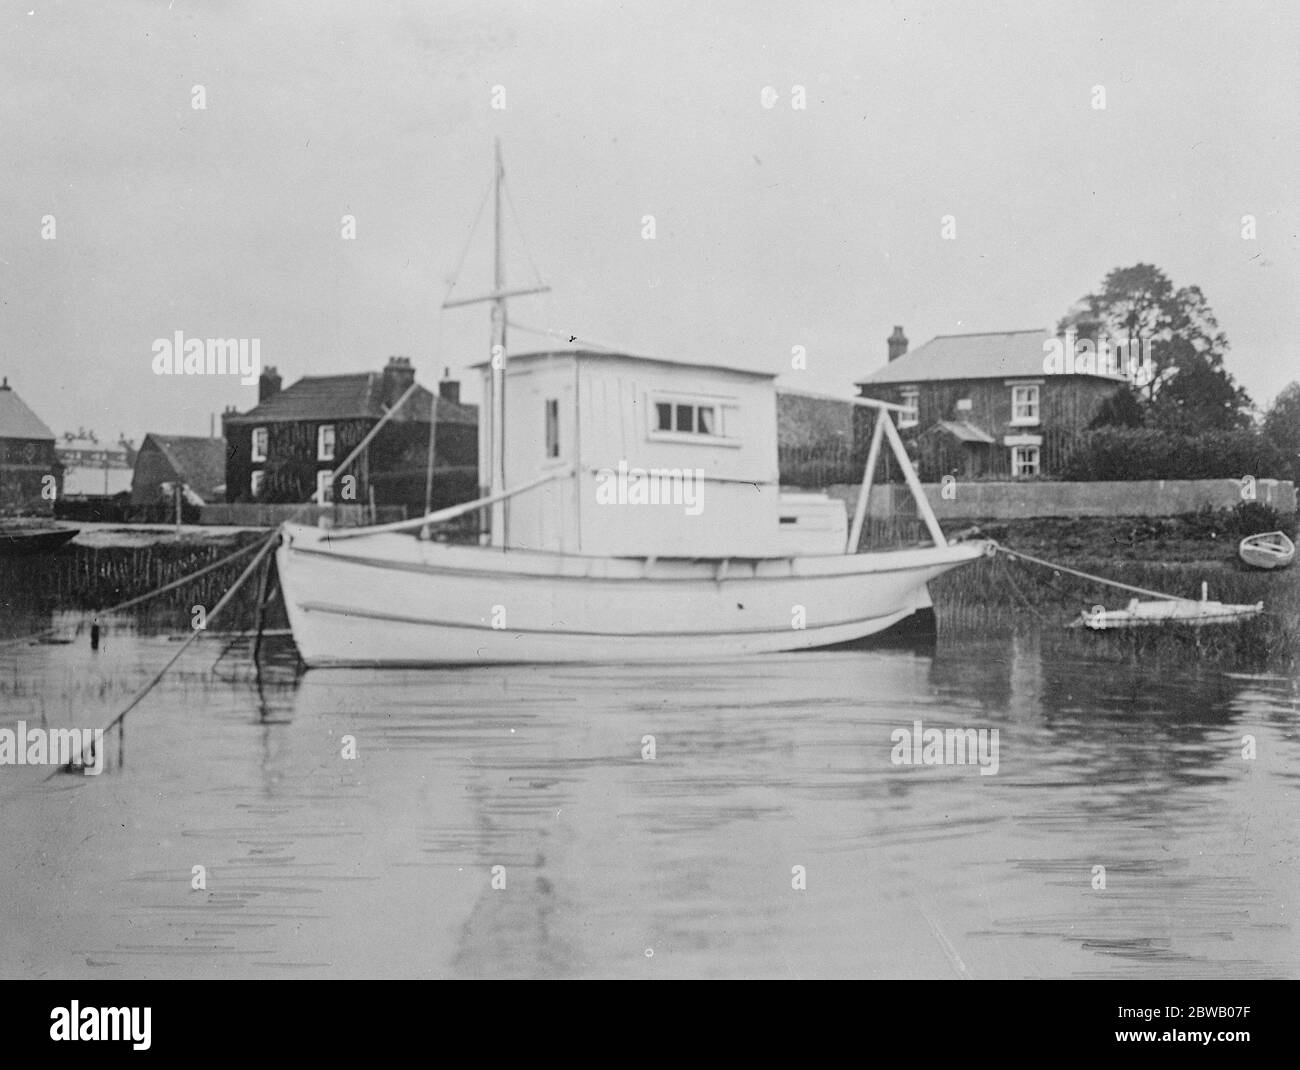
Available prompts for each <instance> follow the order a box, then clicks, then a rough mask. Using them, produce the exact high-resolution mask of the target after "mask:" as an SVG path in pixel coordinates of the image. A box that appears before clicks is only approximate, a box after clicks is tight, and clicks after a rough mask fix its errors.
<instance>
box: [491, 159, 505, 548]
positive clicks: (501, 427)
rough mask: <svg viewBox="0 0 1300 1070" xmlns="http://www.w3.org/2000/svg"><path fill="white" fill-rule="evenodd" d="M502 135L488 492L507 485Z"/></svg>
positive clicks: (499, 525)
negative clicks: (490, 471)
mask: <svg viewBox="0 0 1300 1070" xmlns="http://www.w3.org/2000/svg"><path fill="white" fill-rule="evenodd" d="M504 170H505V168H504V167H503V165H502V163H501V139H500V138H497V139H496V165H495V169H494V170H493V172H492V197H493V205H492V207H493V216H492V290H493V292H494V293H495V294H497V295H498V296H496V297H494V298H493V300H492V482H491V485H490V487H489V493H490V496H499V495H500V494H501V493H502V492H503V491H504V490H505V489H506V299H505V297H504V296H501V295H503V294H504V293H505V289H506V266H505V257H504V256H503V255H502V254H503V252H504V245H503V241H502V230H501V178H502V172H503V171H504ZM491 518H492V519H491V526H492V527H491V532H492V545H493V546H505V544H506V523H507V520H506V507H505V499H504V498H500V497H497V500H496V502H495V503H494V504H493V506H492V512H491Z"/></svg>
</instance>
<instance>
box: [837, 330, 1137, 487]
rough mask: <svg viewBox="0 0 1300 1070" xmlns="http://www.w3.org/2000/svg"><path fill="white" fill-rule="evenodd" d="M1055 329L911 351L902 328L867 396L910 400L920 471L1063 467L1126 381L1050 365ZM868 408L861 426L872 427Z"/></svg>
mask: <svg viewBox="0 0 1300 1070" xmlns="http://www.w3.org/2000/svg"><path fill="white" fill-rule="evenodd" d="M1054 337H1055V335H1053V334H1052V332H1050V331H1047V330H1030V331H998V332H988V333H983V334H950V335H939V336H938V337H936V338H932V339H931V340H930V341H928V342H926V343H925V345H923V346H920V347H919V348H918V349H914V350H912V351H911V352H910V353H909V352H908V348H907V346H908V341H907V338H906V336H905V335H904V334H903V329H902V328H901V327H895V328H894V333H893V335H891V336H890V338H889V339H888V354H889V360H888V363H886V364H885V366H884V367H882V368H880V369H879V370H877V371H875V372H872V373H871V374H870V375H868V376H867V377H866V378H865V379H863V380H861V381H860V382H858V383H857V384H856V385H857V387H858V392H859V394H860V395H862V396H864V397H874V398H880V399H882V400H884V401H892V402H895V403H896V404H899V405H904V406H906V407H907V411H906V412H900V413H896V414H895V415H896V419H897V425H898V429H899V431H900V432H901V433H902V436H903V439H904V441H905V442H906V443H907V444H908V449H909V452H912V453H913V455H914V457H915V458H916V460H917V462H918V466H919V468H920V473H921V478H922V479H923V480H926V481H927V482H937V481H938V480H939V479H940V478H941V477H942V476H944V475H955V476H957V477H958V478H966V479H974V478H980V477H985V478H1028V477H1033V476H1052V475H1056V474H1058V473H1059V472H1060V470H1061V468H1062V467H1063V465H1064V464H1065V461H1066V459H1067V458H1068V456H1069V452H1070V450H1071V448H1072V447H1073V444H1074V442H1075V440H1076V438H1077V436H1078V434H1079V432H1081V431H1083V430H1085V429H1086V428H1087V426H1088V424H1089V423H1090V422H1091V421H1092V419H1093V417H1094V416H1096V414H1097V410H1098V409H1099V408H1100V406H1101V404H1102V402H1103V401H1105V400H1106V398H1108V397H1110V396H1111V395H1112V394H1113V393H1114V392H1115V390H1116V388H1117V387H1118V385H1119V384H1120V383H1122V382H1123V381H1124V380H1123V378H1122V377H1121V376H1119V375H1108V374H1076V373H1070V374H1048V373H1046V372H1045V371H1044V361H1045V358H1046V357H1047V354H1048V349H1047V348H1046V344H1047V343H1050V341H1051V340H1052V339H1053V338H1054ZM870 419H871V416H870V414H869V413H865V412H863V413H861V414H860V415H859V419H858V434H857V435H856V436H855V437H856V438H857V440H858V441H859V444H860V445H861V444H862V443H863V442H865V441H866V439H865V437H864V432H866V433H869V431H870Z"/></svg>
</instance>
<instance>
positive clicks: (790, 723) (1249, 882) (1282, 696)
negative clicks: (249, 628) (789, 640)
mask: <svg viewBox="0 0 1300 1070" xmlns="http://www.w3.org/2000/svg"><path fill="white" fill-rule="evenodd" d="M113 640H114V641H113V642H112V643H110V644H107V645H106V648H105V649H104V650H103V651H101V652H100V656H98V657H96V658H94V659H92V658H90V657H89V655H88V653H87V651H86V650H85V649H83V646H84V645H85V644H84V643H79V644H76V645H74V646H73V647H35V648H26V647H25V648H21V649H19V650H17V651H14V650H6V651H0V694H3V695H4V698H5V705H4V708H3V715H2V716H0V727H4V726H8V725H12V724H13V723H14V722H16V721H17V720H18V719H19V718H22V717H26V718H28V719H29V720H31V719H33V717H36V716H38V715H44V716H46V717H47V718H48V719H49V721H50V722H51V723H70V722H76V723H92V724H93V723H103V720H106V717H105V716H103V715H104V714H105V713H106V712H108V711H111V710H112V709H113V708H114V707H115V706H120V705H121V703H122V695H123V694H126V695H127V696H128V697H129V694H130V693H131V692H132V691H133V690H134V688H135V687H138V686H139V683H140V681H141V680H142V679H144V678H147V675H148V672H149V671H150V669H151V667H152V668H156V667H157V666H158V665H160V664H161V663H162V661H163V660H165V658H166V656H168V654H169V647H170V645H171V644H170V641H169V639H168V637H165V636H149V635H135V636H132V635H129V634H122V633H120V632H118V633H115V634H114V637H113ZM221 643H222V640H220V639H219V638H218V637H212V638H211V640H210V639H209V638H205V639H204V640H203V641H202V642H201V643H199V644H198V649H197V650H196V651H194V652H193V654H192V655H191V654H187V655H186V657H185V659H183V661H182V666H183V668H182V669H181V671H180V672H178V674H177V675H176V676H174V677H170V676H169V677H168V678H167V680H166V681H165V682H164V684H163V685H162V686H161V687H160V688H159V689H158V691H157V692H156V693H155V694H154V695H153V696H151V697H150V699H149V700H148V701H147V703H146V705H144V706H142V707H141V708H140V710H138V711H136V713H133V714H132V715H131V722H130V729H129V732H130V750H129V758H128V763H127V765H126V766H125V768H116V767H113V768H110V771H109V774H107V775H106V776H105V777H103V778H101V779H100V782H99V783H95V782H89V783H88V782H86V781H85V780H84V779H82V778H78V777H60V778H57V779H56V780H54V781H51V782H50V784H49V785H46V784H44V783H43V782H42V781H41V780H40V777H39V775H37V771H35V770H30V769H23V768H13V767H7V768H3V769H0V800H2V801H0V837H2V838H3V843H4V846H5V850H6V857H7V858H10V859H12V860H13V864H12V865H9V866H7V867H5V875H4V876H3V877H0V896H2V897H3V898H4V899H5V900H6V901H7V902H9V903H12V904H15V905H16V906H17V907H18V908H19V909H20V910H21V914H20V915H19V916H22V917H26V918H29V919H31V920H30V921H29V922H28V923H26V924H24V926H22V927H20V928H21V931H20V932H6V933H4V934H3V935H0V972H3V973H5V974H8V975H32V974H47V975H50V976H135V975H141V974H143V975H163V976H202V975H214V974H215V975H221V976H250V975H253V976H266V975H273V974H282V975H293V976H297V975H308V976H338V975H360V976H386V975H400V976H474V977H499V976H627V977H641V976H647V977H650V976H885V977H894V976H899V977H911V976H966V977H1020V976H1044V977H1048V976H1161V977H1175V976H1177V977H1182V976H1219V975H1222V976H1253V975H1261V976H1277V975H1293V974H1294V973H1295V971H1296V964H1297V962H1298V961H1300V955H1298V954H1297V952H1298V951H1300V942H1298V941H1297V936H1296V929H1295V926H1294V924H1293V923H1292V922H1291V921H1290V920H1289V919H1288V918H1287V917H1286V912H1285V906H1286V903H1287V901H1288V900H1289V898H1290V897H1291V894H1292V893H1293V892H1294V889H1295V886H1296V877H1297V875H1298V871H1300V863H1298V862H1297V859H1298V858H1300V852H1298V851H1297V850H1296V846H1297V845H1296V839H1297V833H1296V832H1295V829H1296V823H1295V822H1294V807H1295V800H1296V794H1295V789H1296V778H1297V773H1296V769H1297V768H1298V767H1297V758H1298V757H1300V735H1298V734H1297V730H1296V717H1295V714H1296V707H1297V702H1296V689H1295V682H1294V681H1293V680H1290V679H1288V678H1284V677H1278V676H1270V675H1267V674H1243V673H1234V672H1230V671H1224V667H1223V666H1215V665H1212V664H1205V663H1202V662H1198V661H1197V660H1196V659H1195V658H1192V657H1189V658H1186V659H1183V660H1182V661H1180V662H1177V663H1170V662H1168V661H1166V662H1165V663H1163V664H1160V665H1158V666H1156V665H1152V664H1149V663H1148V662H1146V661H1143V660H1142V659H1140V658H1136V657H1125V656H1117V655H1116V654H1115V652H1114V651H1113V650H1099V648H1097V647H1095V646H1090V645H1089V644H1088V643H1087V642H1086V641H1082V637H1080V636H1079V635H1078V633H1059V632H1047V631H1037V630H1031V629H1022V630H1018V631H1017V632H1015V633H1014V634H1005V635H1000V636H981V637H976V638H966V639H961V640H956V639H953V638H951V637H946V638H945V640H944V641H942V642H941V643H940V644H939V645H938V646H937V647H936V648H935V649H934V651H933V653H932V654H929V655H921V654H918V653H916V652H911V651H880V652H843V653H840V652H836V653H825V654H806V655H792V656H780V657H766V658H761V659H754V660H752V661H746V662H743V663H742V662H731V663H719V664H705V665H700V664H691V665H665V666H658V667H647V666H637V667H614V668H610V667H581V666H571V667H512V668H505V669H502V668H493V669H460V670H448V671H441V672H439V671H435V672H367V671H359V670H358V671H329V672H312V673H308V674H306V675H305V676H301V677H299V676H298V675H297V671H296V666H295V664H294V659H293V657H292V654H291V651H287V650H285V649H284V648H283V645H282V644H281V646H280V648H278V649H277V650H273V657H272V659H271V663H270V664H269V665H268V666H267V668H266V670H265V671H264V672H263V673H262V674H261V678H260V680H259V679H258V678H257V677H256V676H255V675H254V674H252V673H251V672H250V671H249V668H248V665H247V662H246V659H245V657H244V655H243V653H242V651H240V650H238V649H236V651H235V653H234V654H230V655H228V656H227V657H225V658H223V659H221V661H220V662H219V665H218V668H219V673H220V675H217V674H214V673H212V672H210V671H209V666H210V665H211V664H212V662H213V660H214V659H215V658H216V655H217V653H218V651H219V650H220V649H221ZM5 681H7V683H6V682H5ZM918 720H919V721H922V722H923V723H924V724H925V725H926V726H927V727H931V726H933V727H939V728H962V729H964V728H975V729H979V728H985V729H990V730H991V729H997V730H998V732H999V737H1000V763H999V770H998V773H997V775H995V776H982V775H980V773H979V771H978V769H977V768H976V767H974V766H965V767H954V766H898V765H894V764H893V763H892V762H891V759H890V754H891V739H890V734H891V732H892V731H893V730H894V729H895V728H899V727H905V728H911V726H912V725H913V724H914V722H915V721H918ZM347 737H351V740H352V742H353V744H354V745H355V753H356V757H355V758H347V757H345V756H344V755H345V754H346V753H347V752H348V749H349V743H348V740H347ZM1246 737H1251V738H1253V740H1254V746H1255V755H1256V756H1255V757H1254V758H1253V759H1248V758H1243V746H1244V745H1245V744H1244V743H1243V740H1244V739H1245V738H1246ZM110 750H111V748H110ZM69 830H75V832H76V837H75V838H77V839H81V837H85V838H84V840H82V841H81V844H80V845H79V846H78V848H77V850H75V851H55V852H51V851H50V850H48V845H49V844H51V843H66V842H67V837H68V835H69V834H70V833H69ZM196 865H203V866H204V867H205V871H206V874H207V881H206V887H204V888H195V887H193V867H194V866H196ZM1103 874H1104V887H1102V886H1101V881H1100V877H1101V876H1102V875H1103ZM10 928H13V927H10Z"/></svg>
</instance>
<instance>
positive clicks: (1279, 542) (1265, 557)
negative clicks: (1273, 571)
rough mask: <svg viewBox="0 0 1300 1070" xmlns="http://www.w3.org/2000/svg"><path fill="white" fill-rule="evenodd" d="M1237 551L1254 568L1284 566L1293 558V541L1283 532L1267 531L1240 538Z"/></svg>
mask: <svg viewBox="0 0 1300 1070" xmlns="http://www.w3.org/2000/svg"><path fill="white" fill-rule="evenodd" d="M1237 553H1238V554H1239V555H1240V557H1241V559H1242V560H1243V561H1245V562H1246V564H1248V565H1253V566H1254V567H1255V568H1286V566H1287V565H1289V564H1291V562H1292V561H1293V560H1294V559H1295V543H1293V542H1292V541H1291V540H1290V539H1289V538H1287V536H1286V533H1285V532H1281V531H1268V532H1265V533H1264V534H1262V535H1249V536H1247V537H1246V538H1244V539H1242V540H1241V545H1240V546H1239V547H1238V548H1237Z"/></svg>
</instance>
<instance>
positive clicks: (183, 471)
mask: <svg viewBox="0 0 1300 1070" xmlns="http://www.w3.org/2000/svg"><path fill="white" fill-rule="evenodd" d="M150 439H152V440H153V441H154V442H155V443H156V444H157V446H158V448H159V449H160V450H162V452H163V454H164V455H165V456H166V457H167V460H168V461H169V462H171V466H172V468H174V469H175V470H176V474H177V475H178V476H180V477H181V479H182V480H184V481H185V483H186V484H187V485H188V486H189V487H190V488H191V489H192V490H193V491H195V493H197V494H198V495H199V497H201V498H204V499H205V500H209V501H210V500H211V498H212V491H213V489H214V488H215V487H217V486H218V485H220V484H222V483H224V482H225V481H226V440H225V439H223V438H197V437H195V436H192V435H154V434H150V435H147V436H146V437H145V442H146V444H147V443H148V442H149V440H150ZM141 450H142V451H143V447H141Z"/></svg>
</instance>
